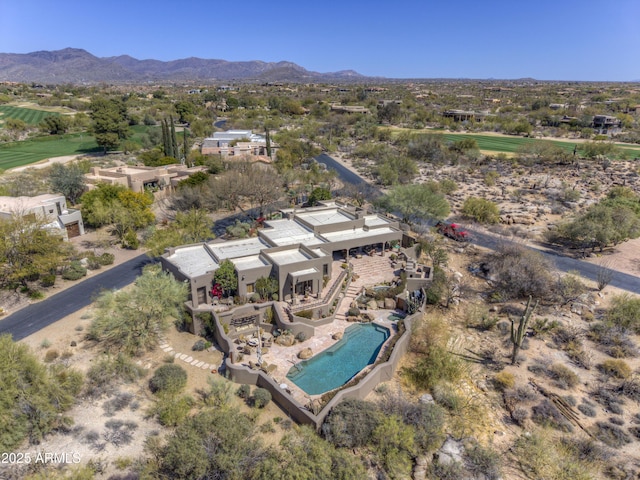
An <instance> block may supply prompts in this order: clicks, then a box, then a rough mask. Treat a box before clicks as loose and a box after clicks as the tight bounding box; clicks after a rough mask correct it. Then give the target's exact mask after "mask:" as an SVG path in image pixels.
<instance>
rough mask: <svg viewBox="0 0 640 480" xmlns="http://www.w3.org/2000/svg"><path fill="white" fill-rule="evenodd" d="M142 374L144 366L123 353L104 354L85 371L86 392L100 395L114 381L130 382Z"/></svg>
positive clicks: (114, 382)
mask: <svg viewBox="0 0 640 480" xmlns="http://www.w3.org/2000/svg"><path fill="white" fill-rule="evenodd" d="M144 374H145V370H144V368H142V367H139V366H138V365H136V364H135V363H134V362H133V361H132V360H131V358H130V357H128V356H126V355H124V354H119V355H117V356H115V357H111V356H107V355H105V356H103V357H101V358H99V359H98V360H97V361H95V362H94V364H93V366H92V367H91V368H90V369H89V372H88V373H87V380H88V382H87V393H88V394H89V395H92V396H100V395H102V394H103V393H105V392H106V391H107V390H108V389H109V387H111V386H113V385H115V384H116V383H119V382H125V383H132V382H135V381H137V380H138V379H140V378H141V377H142V376H144Z"/></svg>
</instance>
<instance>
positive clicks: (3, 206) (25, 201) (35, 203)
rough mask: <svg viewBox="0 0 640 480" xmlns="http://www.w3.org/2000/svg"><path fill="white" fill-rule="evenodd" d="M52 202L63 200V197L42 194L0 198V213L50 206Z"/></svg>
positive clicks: (53, 194)
mask: <svg viewBox="0 0 640 480" xmlns="http://www.w3.org/2000/svg"><path fill="white" fill-rule="evenodd" d="M54 200H64V197H63V196H62V195H59V194H58V195H56V194H55V193H44V194H42V195H36V196H35V197H0V212H11V211H13V210H15V209H23V208H25V209H26V208H33V207H41V206H43V205H50V204H51V203H52V202H53V201H54Z"/></svg>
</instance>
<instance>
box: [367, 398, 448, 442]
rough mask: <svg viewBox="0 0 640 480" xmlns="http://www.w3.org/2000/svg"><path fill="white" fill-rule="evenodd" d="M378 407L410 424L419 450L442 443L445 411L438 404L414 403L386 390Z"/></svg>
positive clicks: (384, 412)
mask: <svg viewBox="0 0 640 480" xmlns="http://www.w3.org/2000/svg"><path fill="white" fill-rule="evenodd" d="M372 406H373V405H372ZM378 408H379V409H380V412H382V414H384V415H398V416H399V417H401V418H402V421H403V422H404V423H405V424H406V425H410V426H412V427H413V429H414V441H415V444H416V446H417V447H418V448H420V450H421V451H426V452H430V451H433V450H435V449H436V448H437V447H438V446H439V445H441V444H442V441H443V440H444V422H445V411H444V409H443V408H442V407H440V406H439V405H435V404H433V403H428V404H424V403H419V404H415V403H412V402H411V401H409V400H408V399H406V398H405V397H404V396H403V395H402V394H396V393H389V392H386V393H385V394H384V395H383V397H382V398H381V400H380V401H379V402H378Z"/></svg>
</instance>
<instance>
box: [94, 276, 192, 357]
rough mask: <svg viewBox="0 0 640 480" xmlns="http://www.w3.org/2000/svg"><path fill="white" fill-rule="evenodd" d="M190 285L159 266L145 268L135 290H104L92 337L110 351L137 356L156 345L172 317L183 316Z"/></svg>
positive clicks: (100, 298)
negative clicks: (177, 279)
mask: <svg viewBox="0 0 640 480" xmlns="http://www.w3.org/2000/svg"><path fill="white" fill-rule="evenodd" d="M186 299H187V286H186V285H185V284H184V283H183V282H178V281H176V280H175V279H174V278H173V276H172V275H171V274H169V273H165V272H163V271H162V268H161V267H160V265H150V266H147V267H145V268H144V269H143V271H142V275H141V276H139V277H138V278H137V279H136V282H135V284H134V286H133V288H132V289H130V290H121V291H117V292H112V291H107V292H104V293H103V294H102V295H101V296H100V297H99V298H98V300H97V301H96V307H97V312H96V317H95V319H94V320H93V322H92V324H91V328H90V329H89V338H91V339H93V340H96V341H99V342H100V343H101V344H102V345H103V346H104V347H105V348H106V349H107V350H114V351H123V352H125V353H127V354H131V355H137V354H141V353H143V352H144V351H147V350H151V349H153V348H155V347H156V346H157V345H158V343H159V342H160V338H161V337H162V335H163V334H164V333H165V332H166V331H167V329H168V328H169V326H170V325H171V323H172V320H175V319H177V318H180V316H181V313H182V304H183V303H184V302H185V301H186Z"/></svg>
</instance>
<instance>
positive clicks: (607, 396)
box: [591, 386, 624, 415]
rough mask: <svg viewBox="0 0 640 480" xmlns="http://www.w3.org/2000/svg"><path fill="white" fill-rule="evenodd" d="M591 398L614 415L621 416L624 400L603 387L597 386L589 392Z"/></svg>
mask: <svg viewBox="0 0 640 480" xmlns="http://www.w3.org/2000/svg"><path fill="white" fill-rule="evenodd" d="M591 398H592V399H593V400H595V401H596V402H598V403H599V404H600V405H602V406H603V407H604V408H606V409H607V410H609V411H610V412H611V413H614V414H616V415H622V413H623V412H624V410H623V409H622V405H624V399H623V398H621V397H620V395H618V394H616V392H613V391H611V390H610V389H608V388H607V387H605V386H599V387H597V388H596V389H595V390H593V391H592V392H591Z"/></svg>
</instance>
